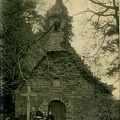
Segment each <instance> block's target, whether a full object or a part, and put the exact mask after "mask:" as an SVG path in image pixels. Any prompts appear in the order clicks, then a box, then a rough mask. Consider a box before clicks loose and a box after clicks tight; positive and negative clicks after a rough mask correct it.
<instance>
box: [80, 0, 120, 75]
mask: <svg viewBox="0 0 120 120" xmlns="http://www.w3.org/2000/svg"><path fill="white" fill-rule="evenodd" d="M87 2H88V3H89V4H91V6H92V7H89V8H88V9H87V10H86V11H83V12H82V13H83V14H86V15H88V14H89V15H88V16H89V17H88V19H87V20H86V23H88V22H89V23H90V24H91V25H92V26H93V29H94V30H92V31H93V33H92V34H93V39H94V40H95V43H94V45H93V46H91V47H92V49H93V50H95V51H96V53H95V54H94V55H93V56H92V57H91V58H93V59H92V62H94V63H95V64H96V66H99V67H100V66H101V62H100V60H101V58H103V54H104V59H106V58H108V57H111V56H113V58H111V59H112V60H110V59H109V60H106V62H107V64H109V66H108V68H107V72H106V73H107V74H108V75H109V76H113V74H114V73H117V72H118V71H119V68H120V67H119V66H120V64H119V57H118V54H119V49H118V48H119V39H118V30H119V16H118V1H117V0H107V1H106V0H97V1H96V0H88V1H87ZM88 54H89V50H88V53H85V54H84V57H85V58H86V59H87V58H88V59H90V57H89V55H88ZM86 56H87V57H86Z"/></svg>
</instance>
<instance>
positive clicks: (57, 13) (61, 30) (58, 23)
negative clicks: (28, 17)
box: [45, 0, 68, 51]
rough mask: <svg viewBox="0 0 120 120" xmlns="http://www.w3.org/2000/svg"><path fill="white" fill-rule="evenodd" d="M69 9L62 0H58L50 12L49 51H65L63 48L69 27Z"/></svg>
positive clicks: (48, 16)
mask: <svg viewBox="0 0 120 120" xmlns="http://www.w3.org/2000/svg"><path fill="white" fill-rule="evenodd" d="M67 14H68V12H67V9H66V7H65V6H64V5H63V3H62V0H56V3H55V5H53V7H52V8H51V9H50V10H49V12H48V15H47V18H48V21H49V28H50V32H49V33H50V34H49V40H48V41H47V44H46V47H45V48H46V50H47V51H64V50H65V48H64V47H63V46H62V43H64V41H65V39H64V37H65V27H66V25H67V19H66V18H67Z"/></svg>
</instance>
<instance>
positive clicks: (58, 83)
mask: <svg viewBox="0 0 120 120" xmlns="http://www.w3.org/2000/svg"><path fill="white" fill-rule="evenodd" d="M60 86H61V80H60V79H59V78H54V79H53V87H60Z"/></svg>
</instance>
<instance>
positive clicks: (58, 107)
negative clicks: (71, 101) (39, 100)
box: [48, 100, 66, 120]
mask: <svg viewBox="0 0 120 120" xmlns="http://www.w3.org/2000/svg"><path fill="white" fill-rule="evenodd" d="M48 111H51V112H52V114H53V116H54V119H55V120H66V108H65V104H64V103H63V102H61V101H59V100H53V101H51V102H50V104H49V106H48Z"/></svg>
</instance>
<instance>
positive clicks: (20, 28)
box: [1, 0, 43, 113]
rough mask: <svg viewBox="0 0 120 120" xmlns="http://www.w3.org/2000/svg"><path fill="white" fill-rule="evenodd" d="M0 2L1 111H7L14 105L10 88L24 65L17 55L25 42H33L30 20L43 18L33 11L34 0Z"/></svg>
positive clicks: (18, 79)
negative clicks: (1, 39)
mask: <svg viewBox="0 0 120 120" xmlns="http://www.w3.org/2000/svg"><path fill="white" fill-rule="evenodd" d="M2 5H3V9H2V21H1V22H2V27H3V31H2V38H3V45H2V48H3V49H2V53H3V54H2V61H3V62H2V63H3V64H2V66H3V67H2V86H3V90H2V95H3V111H4V112H5V113H9V112H12V110H13V109H14V92H13V90H15V89H16V87H17V86H18V85H19V84H20V83H21V82H22V80H21V78H22V71H21V69H26V68H25V67H26V66H25V65H24V63H23V65H21V63H20V59H21V58H24V57H25V56H26V54H27V51H28V46H29V44H30V43H31V42H33V37H34V33H33V32H34V31H33V26H34V24H35V23H39V24H40V23H41V21H42V19H43V18H42V16H40V15H38V13H37V12H36V11H35V8H36V2H33V1H29V0H11V1H10V0H5V1H2ZM8 100H9V102H8ZM7 106H11V107H7ZM8 108H9V109H8Z"/></svg>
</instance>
